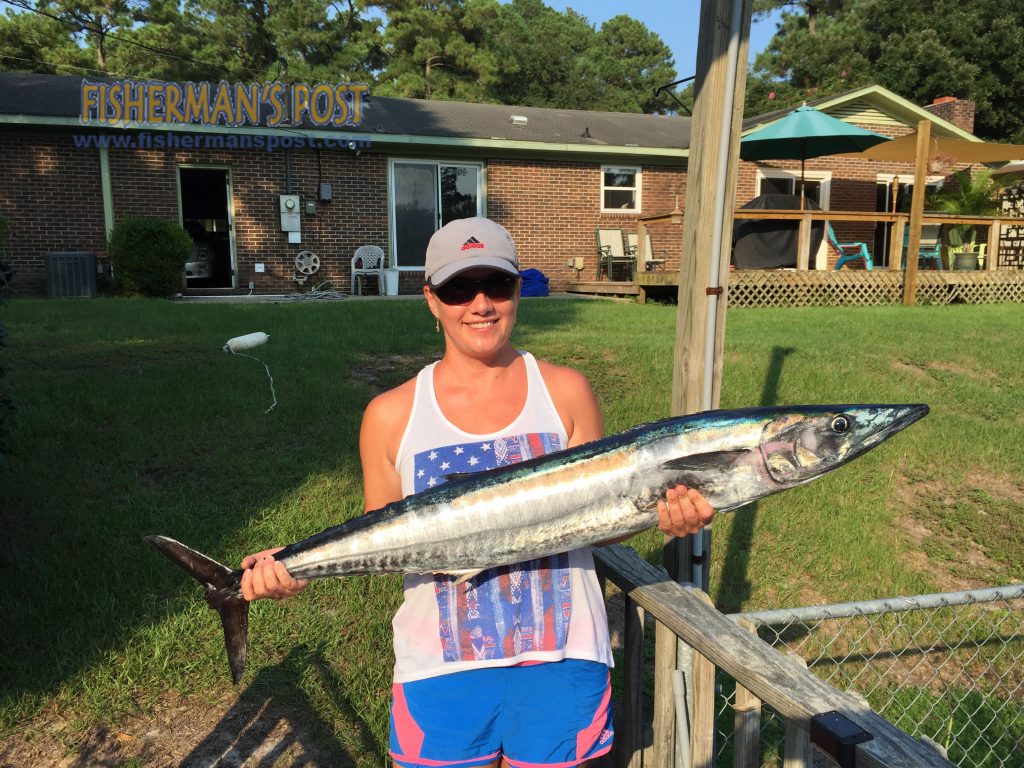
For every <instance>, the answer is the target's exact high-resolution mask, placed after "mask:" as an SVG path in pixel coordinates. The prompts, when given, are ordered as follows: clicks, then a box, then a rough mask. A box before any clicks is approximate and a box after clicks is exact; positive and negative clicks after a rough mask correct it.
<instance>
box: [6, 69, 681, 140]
mask: <svg viewBox="0 0 1024 768" xmlns="http://www.w3.org/2000/svg"><path fill="white" fill-rule="evenodd" d="M81 83H82V78H80V77H73V76H66V75H41V74H32V73H23V72H6V73H0V114H7V115H23V116H26V117H57V118H77V117H78V116H79V114H80V111H81V90H80V88H81ZM513 115H516V116H521V117H525V118H526V121H525V124H519V123H521V122H522V121H516V122H515V123H514V122H513V119H512V118H513ZM690 122H691V120H690V118H689V117H666V116H658V115H644V114H631V113H621V112H588V111H583V110H571V109H547V108H540V107H510V106H505V105H501V104H470V103H466V102H457V101H432V100H423V99H402V98H390V97H383V96H372V95H371V96H370V97H369V99H368V100H367V101H366V102H364V109H363V119H362V124H361V125H360V126H358V127H354V128H346V131H347V132H351V133H370V134H374V135H378V136H379V135H382V134H383V135H396V136H425V137H437V138H453V139H454V138H462V139H504V140H508V141H523V142H540V143H543V144H556V145H558V144H561V145H576V146H593V147H594V148H595V149H600V148H601V147H641V148H666V149H685V148H687V147H688V146H689V144H690ZM303 128H305V129H310V130H315V126H313V125H312V124H309V125H306V126H303Z"/></svg>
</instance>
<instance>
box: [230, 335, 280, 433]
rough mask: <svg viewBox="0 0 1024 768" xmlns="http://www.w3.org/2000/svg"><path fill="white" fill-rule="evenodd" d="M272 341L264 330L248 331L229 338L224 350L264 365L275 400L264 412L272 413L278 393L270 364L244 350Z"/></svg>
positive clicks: (272, 396)
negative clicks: (242, 334) (275, 389)
mask: <svg viewBox="0 0 1024 768" xmlns="http://www.w3.org/2000/svg"><path fill="white" fill-rule="evenodd" d="M268 341H270V336H268V335H267V334H265V333H263V331H257V332H256V333H247V334H245V335H244V336H235V338H233V339H228V341H227V343H226V344H225V345H224V351H225V352H230V353H231V354H232V355H239V356H240V357H248V358H250V359H251V360H255V361H256V362H257V363H259V364H260V365H262V366H263V369H264V370H265V371H266V372H267V379H268V380H269V381H270V396H271V398H272V399H273V402H272V403H271V404H270V407H269V408H267V410H265V411H264V413H270V412H271V411H272V410H274V406H275V405H277V393H276V392H275V391H274V377H273V376H271V375H270V366H269V365H267V364H266V363H265V362H263V361H262V360H260V359H259V358H258V357H253V356H252V355H247V354H245V352H244V351H243V350H246V349H253V348H254V347H258V346H260V345H262V344H266V343H267V342H268Z"/></svg>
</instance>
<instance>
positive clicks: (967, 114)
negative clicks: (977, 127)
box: [925, 96, 974, 133]
mask: <svg viewBox="0 0 1024 768" xmlns="http://www.w3.org/2000/svg"><path fill="white" fill-rule="evenodd" d="M925 109H926V110H927V111H928V112H931V113H932V114H933V115H935V116H936V117H939V118H942V119H943V120H945V121H946V122H949V123H952V124H953V125H955V126H956V127H957V128H960V129H961V130H964V131H967V132H968V133H974V102H973V101H970V100H969V99H958V98H957V97H956V96H940V97H938V98H937V99H934V100H933V101H932V103H931V104H929V105H927V106H926V107H925Z"/></svg>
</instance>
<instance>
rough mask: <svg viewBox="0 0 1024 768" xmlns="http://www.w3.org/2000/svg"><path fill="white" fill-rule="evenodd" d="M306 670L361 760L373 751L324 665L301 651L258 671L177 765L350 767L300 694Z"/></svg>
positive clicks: (348, 758)
mask: <svg viewBox="0 0 1024 768" xmlns="http://www.w3.org/2000/svg"><path fill="white" fill-rule="evenodd" d="M310 669H312V670H313V672H314V673H315V675H316V676H317V678H318V683H319V684H320V685H321V686H322V689H323V690H324V691H326V692H327V693H328V695H329V696H330V701H329V706H330V707H331V708H333V709H334V710H335V711H336V712H337V715H338V718H339V719H340V720H343V721H344V722H345V723H347V724H348V725H349V727H350V728H352V729H353V730H354V733H353V734H352V738H354V739H355V740H356V742H357V743H358V744H359V745H360V749H361V750H362V751H363V753H364V754H373V753H374V752H376V750H377V744H376V743H375V741H374V739H373V737H372V735H371V732H370V728H369V727H368V726H367V725H366V724H365V723H364V722H363V720H362V718H361V717H360V714H359V711H358V710H357V709H356V708H355V707H354V706H353V705H352V702H350V701H349V700H348V698H347V697H345V695H344V694H343V693H342V686H341V684H340V681H339V680H338V678H337V677H336V676H335V675H334V673H333V672H332V671H331V667H330V665H329V664H328V663H327V661H326V659H324V657H323V656H321V655H320V654H319V653H316V652H315V651H311V650H310V649H309V648H308V647H306V646H299V647H297V648H295V649H293V650H292V651H291V652H290V653H289V654H288V655H287V656H286V657H285V658H284V660H283V661H282V662H281V663H280V664H277V665H276V666H274V667H270V668H267V669H265V670H263V671H261V672H260V673H259V674H258V675H257V676H256V678H255V679H254V680H253V681H252V683H251V684H250V685H249V686H248V687H247V688H246V689H245V690H244V691H243V692H242V694H241V695H240V696H239V697H238V701H237V702H236V703H235V704H234V705H233V706H232V707H231V709H229V710H228V711H227V712H226V713H225V714H224V717H222V718H221V720H220V722H218V723H217V725H216V727H215V728H214V729H213V730H212V731H210V733H209V734H208V735H207V736H206V738H204V739H203V740H202V741H201V742H200V743H199V744H197V745H196V747H195V748H194V749H193V750H192V751H191V752H190V753H189V754H188V755H187V756H186V757H185V758H184V759H183V760H182V762H181V765H182V766H183V768H189V767H191V766H195V768H200V766H209V765H251V766H272V765H277V764H278V761H280V760H282V759H284V758H287V760H288V764H289V765H291V766H294V767H296V768H297V767H298V766H306V765H336V766H352V765H355V761H354V760H353V758H352V755H351V754H350V753H349V752H348V750H346V749H345V747H344V746H343V744H342V742H341V740H340V739H339V738H338V736H337V734H335V733H334V732H333V730H332V728H331V727H330V726H329V725H328V723H326V722H325V721H324V720H323V719H322V718H321V717H320V715H319V714H318V708H317V707H316V706H315V705H314V703H313V702H312V701H310V699H309V698H308V697H306V696H304V695H303V693H302V678H303V677H304V676H305V675H306V673H307V671H308V670H310Z"/></svg>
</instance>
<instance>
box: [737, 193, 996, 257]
mask: <svg viewBox="0 0 1024 768" xmlns="http://www.w3.org/2000/svg"><path fill="white" fill-rule="evenodd" d="M733 216H734V217H735V218H736V219H767V220H776V221H796V222H799V234H798V237H797V262H796V268H797V270H806V269H807V268H808V267H809V265H810V263H811V261H810V256H811V225H812V224H813V223H814V222H816V221H853V222H859V223H864V224H892V232H891V236H890V238H889V252H888V262H889V267H888V268H889V269H890V270H893V271H897V272H898V271H902V269H903V247H904V246H903V243H904V234H905V233H906V229H907V226H908V225H909V221H910V216H909V214H906V213H879V212H874V211H872V212H864V211H816V210H815V211H812V210H804V211H793V210H777V209H772V210H767V209H766V210H757V209H750V208H740V209H738V210H736V211H734V212H733ZM1005 223H1007V221H1006V220H1004V219H994V218H989V217H987V216H947V215H945V214H934V213H927V214H925V215H924V217H923V218H922V224H944V225H950V224H969V225H972V226H974V227H977V228H980V229H987V230H988V238H987V243H988V245H987V253H988V256H986V258H985V266H984V268H985V270H986V271H994V270H995V269H997V268H998V266H999V236H1000V232H1001V231H1002V227H1003V225H1004V224H1005Z"/></svg>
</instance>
